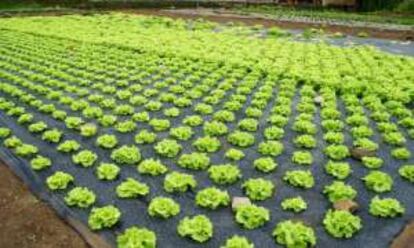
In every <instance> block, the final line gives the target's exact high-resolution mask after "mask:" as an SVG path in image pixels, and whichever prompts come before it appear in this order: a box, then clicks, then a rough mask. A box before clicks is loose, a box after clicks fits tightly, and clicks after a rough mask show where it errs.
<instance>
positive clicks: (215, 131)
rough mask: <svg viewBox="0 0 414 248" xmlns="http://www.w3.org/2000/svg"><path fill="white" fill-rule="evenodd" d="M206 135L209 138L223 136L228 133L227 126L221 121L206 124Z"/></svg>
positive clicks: (204, 129) (204, 127)
mask: <svg viewBox="0 0 414 248" xmlns="http://www.w3.org/2000/svg"><path fill="white" fill-rule="evenodd" d="M203 131H204V134H205V135H208V136H222V135H225V134H226V133H227V132H228V128H227V126H226V124H224V123H223V122H219V121H211V122H208V121H207V122H205V123H204V126H203Z"/></svg>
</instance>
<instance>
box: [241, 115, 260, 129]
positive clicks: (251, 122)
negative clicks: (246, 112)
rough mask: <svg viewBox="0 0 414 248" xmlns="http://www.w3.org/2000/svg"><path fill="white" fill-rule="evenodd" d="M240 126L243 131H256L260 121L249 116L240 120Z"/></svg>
mask: <svg viewBox="0 0 414 248" xmlns="http://www.w3.org/2000/svg"><path fill="white" fill-rule="evenodd" d="M237 126H238V128H240V130H243V131H248V132H255V131H256V130H257V128H258V127H259V122H258V121H257V120H256V119H253V118H247V119H243V120H241V121H239V123H238V124H237Z"/></svg>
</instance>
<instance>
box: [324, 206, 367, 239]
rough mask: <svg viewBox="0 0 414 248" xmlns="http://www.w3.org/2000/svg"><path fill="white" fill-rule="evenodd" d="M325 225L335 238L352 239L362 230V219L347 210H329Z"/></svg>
mask: <svg viewBox="0 0 414 248" xmlns="http://www.w3.org/2000/svg"><path fill="white" fill-rule="evenodd" d="M323 224H324V226H325V230H326V231H327V232H328V233H329V234H330V235H331V236H333V237H335V238H351V237H352V236H353V235H354V234H355V233H356V232H358V231H359V230H360V229H361V228H362V224H361V219H360V218H359V217H358V216H355V215H353V214H351V213H350V212H348V211H345V210H328V212H327V213H326V215H325V218H324V219H323Z"/></svg>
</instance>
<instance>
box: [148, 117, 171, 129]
mask: <svg viewBox="0 0 414 248" xmlns="http://www.w3.org/2000/svg"><path fill="white" fill-rule="evenodd" d="M149 125H150V126H151V127H152V129H154V131H156V132H161V131H165V130H167V129H168V128H170V121H169V120H166V119H156V118H154V119H152V120H150V122H149Z"/></svg>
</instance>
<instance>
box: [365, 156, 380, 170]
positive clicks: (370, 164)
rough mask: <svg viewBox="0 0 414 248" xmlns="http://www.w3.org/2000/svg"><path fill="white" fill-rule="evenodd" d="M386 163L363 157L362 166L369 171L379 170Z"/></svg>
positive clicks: (375, 158) (378, 159)
mask: <svg viewBox="0 0 414 248" xmlns="http://www.w3.org/2000/svg"><path fill="white" fill-rule="evenodd" d="M383 163H384V161H383V160H382V159H381V158H377V157H362V164H363V165H364V166H365V167H367V168H368V169H379V168H381V166H382V165H383Z"/></svg>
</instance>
